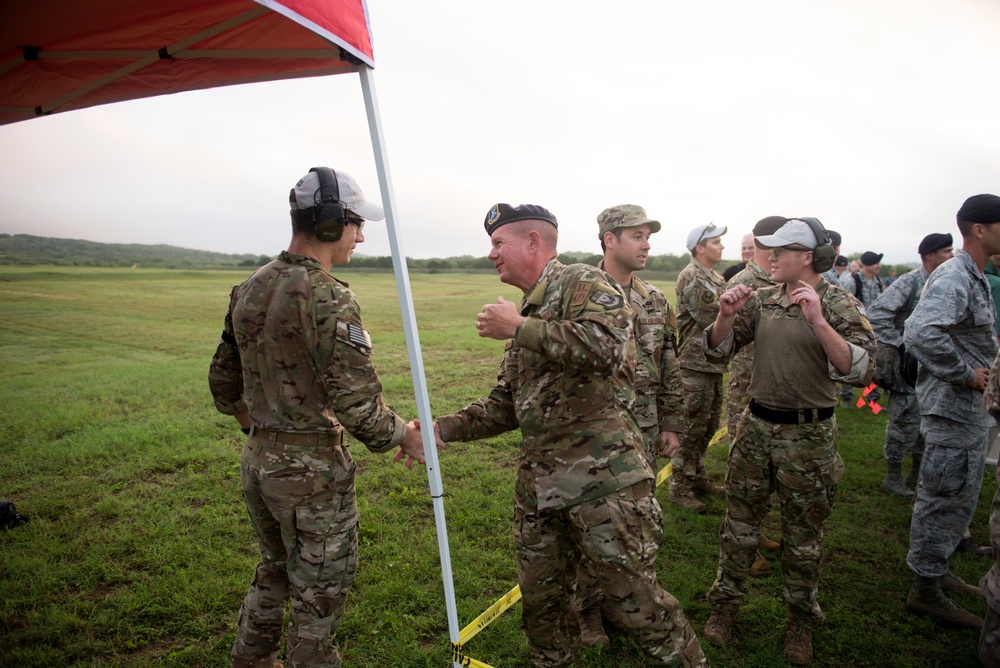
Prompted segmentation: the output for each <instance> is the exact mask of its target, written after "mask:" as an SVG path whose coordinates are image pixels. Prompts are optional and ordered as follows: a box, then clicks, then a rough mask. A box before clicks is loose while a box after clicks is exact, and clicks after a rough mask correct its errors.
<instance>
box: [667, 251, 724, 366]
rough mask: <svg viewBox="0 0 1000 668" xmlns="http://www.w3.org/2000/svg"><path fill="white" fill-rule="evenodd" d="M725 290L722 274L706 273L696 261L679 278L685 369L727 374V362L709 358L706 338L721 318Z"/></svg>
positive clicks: (680, 357) (679, 330) (681, 352)
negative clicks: (716, 321)
mask: <svg viewBox="0 0 1000 668" xmlns="http://www.w3.org/2000/svg"><path fill="white" fill-rule="evenodd" d="M725 287H726V281H725V280H724V279H723V278H722V275H721V274H719V272H717V271H715V270H713V269H706V268H705V267H704V266H703V265H702V264H701V263H700V262H698V261H697V260H695V259H693V258H692V259H691V262H690V263H689V264H688V266H686V267H684V269H682V270H681V273H680V274H679V275H678V276H677V363H678V364H679V365H680V367H681V369H692V370H694V371H701V372H703V373H719V374H721V373H725V371H726V365H725V363H724V362H710V361H708V360H707V359H706V358H705V343H704V336H703V333H704V331H705V328H706V327H708V326H709V325H711V324H712V323H713V322H715V316H717V315H718V314H719V297H720V296H721V295H722V293H723V292H724V291H725ZM682 373H683V372H682Z"/></svg>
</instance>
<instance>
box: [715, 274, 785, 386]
mask: <svg viewBox="0 0 1000 668" xmlns="http://www.w3.org/2000/svg"><path fill="white" fill-rule="evenodd" d="M734 285H745V286H747V287H748V288H750V289H751V290H759V289H760V288H766V287H768V286H771V285H774V281H772V280H771V275H770V274H769V273H767V272H766V271H764V270H763V269H761V267H760V265H759V264H757V263H756V262H754V261H753V260H750V261H749V262H747V266H746V269H743V270H741V271H740V272H739V273H738V274H736V275H735V276H733V277H732V278H730V279H729V282H728V283H726V287H725V290H728V289H729V288H731V287H733V286H734ZM725 290H723V292H725ZM752 368H753V341H751V342H750V343H748V344H746V345H745V346H743V347H742V348H740V350H739V352H737V353H736V354H735V355H733V359H732V360H731V361H730V363H729V375H730V376H732V375H733V374H746V375H745V376H744V377H745V378H749V376H750V370H751V369H752Z"/></svg>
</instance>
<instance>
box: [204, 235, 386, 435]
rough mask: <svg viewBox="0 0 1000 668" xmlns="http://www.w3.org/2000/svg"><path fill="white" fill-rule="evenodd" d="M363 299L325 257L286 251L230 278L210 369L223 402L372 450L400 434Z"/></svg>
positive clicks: (264, 423)
mask: <svg viewBox="0 0 1000 668" xmlns="http://www.w3.org/2000/svg"><path fill="white" fill-rule="evenodd" d="M371 354H372V346H371V339H370V338H369V336H368V332H366V331H365V329H364V327H363V326H362V324H361V307H360V306H359V305H358V302H357V300H356V299H355V297H354V293H352V292H351V291H350V289H348V286H347V284H346V283H344V282H342V281H338V280H337V279H336V278H334V277H333V276H331V275H330V274H329V273H328V272H327V271H326V270H325V269H324V268H323V267H322V266H320V264H319V263H318V262H316V261H315V260H313V259H312V258H309V257H305V256H304V255H296V254H293V253H289V252H287V251H283V252H282V253H281V254H280V255H279V256H278V259H277V260H274V261H273V262H270V263H268V264H266V265H264V266H263V267H261V268H260V269H258V270H257V271H256V272H254V274H253V275H252V276H251V277H250V278H248V279H247V280H246V281H245V282H244V283H242V284H241V285H238V286H236V287H235V288H233V292H232V295H231V298H230V305H229V313H228V314H227V315H226V322H225V326H224V329H223V332H222V340H221V341H220V342H219V347H218V349H217V350H216V353H215V357H214V358H213V359H212V365H211V368H210V369H209V376H208V380H209V386H210V387H211V389H212V396H213V397H214V399H215V406H216V408H217V409H218V410H219V411H220V412H222V413H225V414H226V415H235V414H237V413H239V412H240V411H241V409H242V408H243V406H244V405H245V406H246V408H247V409H248V410H249V411H250V419H251V420H252V421H253V424H254V425H255V426H257V427H261V428H263V429H270V430H273V431H307V432H322V433H332V434H337V433H341V432H342V431H343V428H346V429H347V431H349V432H350V433H351V434H352V435H353V436H354V437H355V438H357V439H358V440H359V441H361V442H362V443H364V444H365V445H367V446H368V448H369V449H370V450H372V451H373V452H386V451H388V450H391V449H392V448H394V447H396V446H397V445H399V444H400V443H401V442H402V440H403V434H404V433H405V430H406V424H405V423H404V422H403V420H402V419H401V418H399V417H397V416H396V415H395V414H394V413H393V412H392V411H390V410H389V409H388V408H387V407H386V405H385V403H384V402H383V400H382V383H381V381H379V378H378V374H377V373H376V372H375V369H374V367H373V366H372V362H371Z"/></svg>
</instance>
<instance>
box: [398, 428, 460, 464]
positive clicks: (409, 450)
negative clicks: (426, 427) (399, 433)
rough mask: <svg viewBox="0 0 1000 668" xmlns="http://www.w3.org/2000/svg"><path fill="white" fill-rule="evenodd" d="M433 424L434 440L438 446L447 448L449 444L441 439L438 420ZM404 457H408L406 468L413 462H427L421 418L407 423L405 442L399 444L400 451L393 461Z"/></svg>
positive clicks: (443, 448)
mask: <svg viewBox="0 0 1000 668" xmlns="http://www.w3.org/2000/svg"><path fill="white" fill-rule="evenodd" d="M433 426H434V441H435V442H436V443H437V447H438V448H440V449H442V450H447V449H448V444H447V443H445V442H444V441H442V440H441V427H439V426H438V423H437V422H435V423H434V425H433ZM403 458H406V468H410V467H411V466H413V462H418V463H420V464H423V463H425V462H424V443H423V439H422V438H421V433H420V420H411V421H410V422H409V423H408V424H407V425H406V434H405V435H404V436H403V442H402V443H400V444H399V452H397V453H396V454H395V455H394V456H393V458H392V461H394V462H398V461H401V460H402V459H403Z"/></svg>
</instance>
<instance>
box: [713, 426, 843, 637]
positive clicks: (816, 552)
mask: <svg viewBox="0 0 1000 668" xmlns="http://www.w3.org/2000/svg"><path fill="white" fill-rule="evenodd" d="M836 433H837V423H836V418H834V417H831V418H829V419H827V420H823V421H821V422H814V423H808V424H775V423H773V422H768V421H766V420H762V419H760V418H758V417H756V416H755V415H753V414H752V413H750V412H749V411H747V412H746V413H744V416H743V419H742V420H741V421H740V426H739V430H738V431H737V434H736V441H735V443H734V445H733V451H732V453H731V454H730V455H729V471H728V473H727V474H726V517H725V519H724V520H723V522H722V526H721V527H720V528H719V539H720V546H719V570H718V573H717V575H716V578H715V583H714V584H713V585H712V588H711V589H710V590H709V592H708V601H709V603H710V604H711V606H712V610H718V611H721V612H728V613H732V612H735V611H736V609H737V608H738V607H739V606H740V605H741V604H742V603H743V599H744V598H746V594H747V581H748V578H749V572H750V565H751V564H752V563H753V561H754V557H755V555H756V551H757V543H758V538H759V535H760V523H761V521H762V520H763V519H764V517H765V516H766V515H767V511H768V502H769V499H770V497H771V494H772V493H775V492H776V493H777V495H778V501H779V503H780V510H781V577H782V590H783V593H784V598H785V610H786V615H787V617H788V620H789V621H790V622H792V623H795V624H798V625H799V626H804V627H807V628H811V627H813V626H814V625H815V624H816V623H817V622H819V621H821V620H822V619H823V612H822V610H821V609H820V607H819V603H818V601H817V593H818V585H819V574H820V559H821V557H822V551H823V523H824V522H825V521H826V518H827V517H829V516H830V510H831V508H832V507H833V499H834V497H835V496H836V492H837V483H838V482H839V481H840V479H841V477H842V476H843V474H844V462H843V460H842V459H841V458H840V455H839V454H837V447H836Z"/></svg>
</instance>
